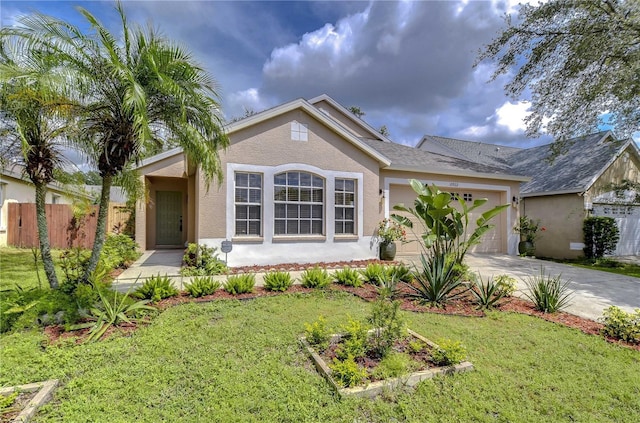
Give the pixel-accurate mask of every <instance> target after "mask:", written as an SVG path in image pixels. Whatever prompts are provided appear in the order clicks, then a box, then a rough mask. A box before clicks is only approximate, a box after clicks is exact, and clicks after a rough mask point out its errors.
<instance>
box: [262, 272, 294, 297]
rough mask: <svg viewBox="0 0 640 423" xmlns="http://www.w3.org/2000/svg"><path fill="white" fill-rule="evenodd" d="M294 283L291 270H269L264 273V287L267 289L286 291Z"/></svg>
mask: <svg viewBox="0 0 640 423" xmlns="http://www.w3.org/2000/svg"><path fill="white" fill-rule="evenodd" d="M291 285H293V280H292V279H291V275H290V274H289V272H277V271H276V272H269V273H267V274H266V275H264V287H265V289H266V290H267V291H281V292H284V291H286V290H287V289H289V287H290V286H291Z"/></svg>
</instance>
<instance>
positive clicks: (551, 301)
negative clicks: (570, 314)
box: [524, 267, 572, 313]
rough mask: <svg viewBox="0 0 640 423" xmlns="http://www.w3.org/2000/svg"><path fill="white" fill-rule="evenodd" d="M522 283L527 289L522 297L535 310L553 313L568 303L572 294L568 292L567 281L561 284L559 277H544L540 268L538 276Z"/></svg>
mask: <svg viewBox="0 0 640 423" xmlns="http://www.w3.org/2000/svg"><path fill="white" fill-rule="evenodd" d="M524 283H525V284H526V285H527V289H528V290H527V291H525V292H524V296H525V297H526V298H528V299H529V300H530V301H531V302H533V304H534V305H535V308H536V310H539V311H541V312H543V313H555V312H557V311H559V310H561V309H563V308H564V307H566V306H568V305H569V303H570V300H571V295H572V292H571V291H570V290H569V281H564V282H563V281H562V279H561V275H558V276H556V277H552V276H551V275H545V273H544V268H542V267H541V268H540V274H539V275H536V276H530V277H529V278H527V279H525V280H524Z"/></svg>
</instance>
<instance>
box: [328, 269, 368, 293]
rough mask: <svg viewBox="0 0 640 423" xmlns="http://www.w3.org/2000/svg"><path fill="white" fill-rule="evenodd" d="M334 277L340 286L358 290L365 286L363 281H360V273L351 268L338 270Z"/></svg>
mask: <svg viewBox="0 0 640 423" xmlns="http://www.w3.org/2000/svg"><path fill="white" fill-rule="evenodd" d="M333 277H334V278H335V279H336V281H338V283H339V284H342V285H345V286H353V287H355V288H358V287H360V286H362V285H363V282H362V279H360V272H358V271H357V270H356V269H352V268H350V267H345V268H343V269H341V270H336V271H335V273H334V274H333Z"/></svg>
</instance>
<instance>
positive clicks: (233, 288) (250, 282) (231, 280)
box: [224, 273, 256, 295]
mask: <svg viewBox="0 0 640 423" xmlns="http://www.w3.org/2000/svg"><path fill="white" fill-rule="evenodd" d="M255 285H256V275H254V274H253V273H244V274H242V275H233V276H229V277H228V278H227V282H226V283H225V284H224V290H225V291H227V292H228V293H229V294H231V295H240V294H246V293H249V292H253V287H254V286H255Z"/></svg>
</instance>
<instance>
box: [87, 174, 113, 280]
mask: <svg viewBox="0 0 640 423" xmlns="http://www.w3.org/2000/svg"><path fill="white" fill-rule="evenodd" d="M112 183H113V176H111V175H106V176H103V177H102V192H101V193H100V208H99V209H98V221H97V223H96V237H95V240H94V241H93V249H92V250H91V258H89V263H87V268H86V269H85V272H84V277H83V278H82V279H83V281H84V282H85V283H86V282H89V278H90V276H91V274H92V273H93V272H94V271H95V270H96V267H98V262H99V261H100V253H101V252H102V246H103V245H104V239H105V236H106V232H107V216H108V214H109V201H110V199H111V195H110V194H111V185H112Z"/></svg>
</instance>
